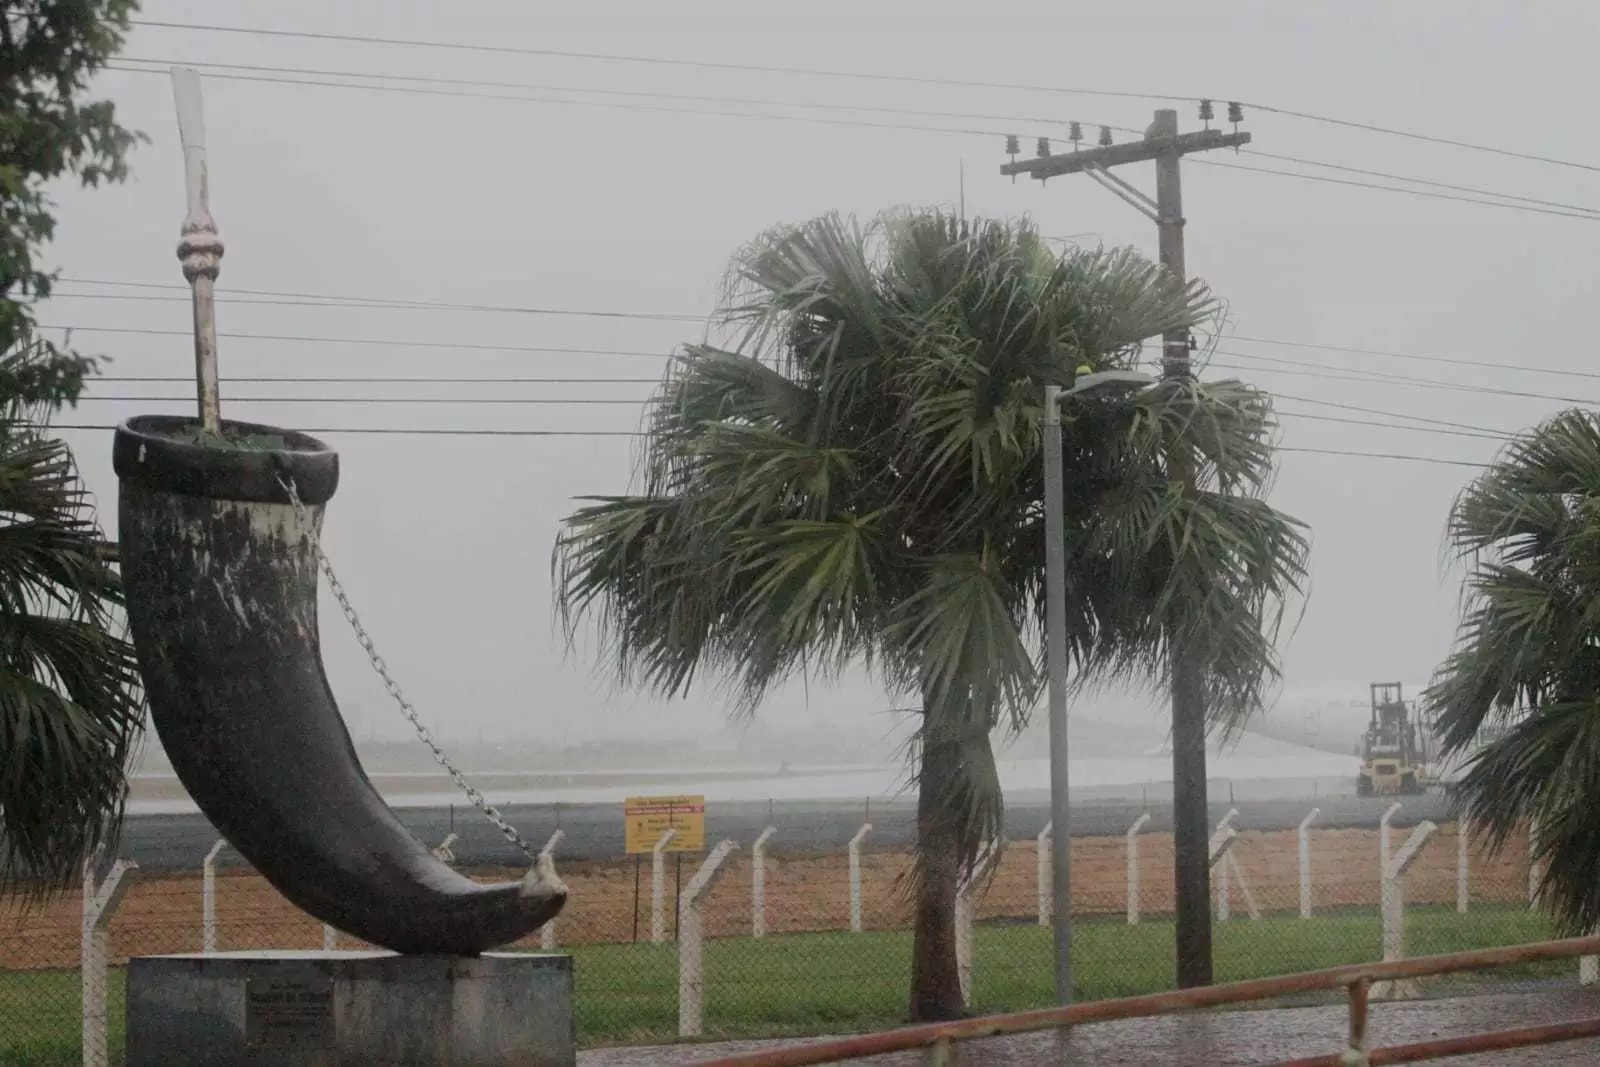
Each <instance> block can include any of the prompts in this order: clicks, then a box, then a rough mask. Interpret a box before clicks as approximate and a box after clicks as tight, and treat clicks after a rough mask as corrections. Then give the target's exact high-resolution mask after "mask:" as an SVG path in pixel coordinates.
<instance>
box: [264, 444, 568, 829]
mask: <svg viewBox="0 0 1600 1067" xmlns="http://www.w3.org/2000/svg"><path fill="white" fill-rule="evenodd" d="M278 484H279V485H281V486H283V488H284V491H285V492H287V493H288V494H289V502H290V503H291V504H293V505H294V508H295V511H296V512H298V513H299V515H300V518H301V520H302V521H303V522H304V523H305V525H306V531H307V533H308V535H309V536H310V538H311V548H312V551H314V552H315V553H316V555H317V564H318V566H319V567H320V568H321V569H322V573H323V575H324V576H326V578H327V579H328V589H329V590H330V591H331V592H332V593H333V596H334V599H335V600H337V601H338V602H339V610H340V611H342V612H344V617H345V621H346V622H348V623H349V624H350V629H352V630H354V631H355V634H356V640H357V641H359V642H361V647H362V649H363V650H364V651H365V652H366V654H367V659H369V660H370V661H372V669H373V670H374V671H376V672H377V673H378V677H379V678H381V679H383V687H384V688H385V689H387V690H388V691H389V695H390V696H391V697H393V698H394V702H395V703H396V704H398V705H399V706H400V714H402V715H404V716H405V717H406V718H407V719H408V720H409V721H410V723H411V725H412V726H413V727H415V729H416V731H417V736H418V737H419V738H421V739H422V743H423V744H424V745H427V746H428V750H429V751H431V752H432V753H433V758H434V759H435V760H437V761H438V763H439V766H441V767H443V768H444V769H445V770H446V771H448V772H449V773H450V777H451V778H452V779H454V781H455V783H456V785H457V786H459V787H460V788H461V791H462V792H463V793H465V794H466V795H467V799H468V800H470V801H472V805H473V807H475V808H477V809H478V810H479V811H481V812H483V815H484V818H486V819H488V820H489V821H490V822H492V823H494V825H495V828H496V829H498V830H499V831H500V832H501V833H502V834H504V835H505V836H506V839H507V840H509V841H510V842H511V843H512V844H514V845H516V846H517V847H518V848H520V849H521V850H522V851H523V853H524V854H525V855H527V856H529V857H532V856H534V855H535V853H536V851H537V850H535V849H534V848H533V846H531V845H530V844H528V842H527V841H526V840H525V839H524V838H523V836H522V835H521V834H519V833H518V832H517V829H516V827H514V826H512V825H511V824H510V823H509V822H507V821H506V820H505V817H504V816H503V815H501V814H500V811H499V809H498V808H496V807H495V806H494V805H493V804H491V803H489V801H488V800H487V799H485V798H484V795H483V794H482V793H480V792H478V789H477V787H476V786H474V785H473V784H472V783H471V782H469V781H467V779H466V776H465V775H463V774H462V773H461V772H460V771H459V770H457V769H456V767H455V764H453V763H451V762H450V757H448V756H446V755H445V754H444V750H443V749H441V748H440V747H439V745H438V744H437V743H436V742H435V741H434V739H433V735H432V734H431V733H429V732H428V728H427V727H426V726H424V725H423V724H422V720H421V719H420V718H418V716H417V709H416V708H415V707H413V706H412V704H411V701H409V700H407V699H406V695H405V694H404V693H403V692H401V690H400V683H398V682H396V681H395V680H394V676H393V675H391V674H390V673H389V665H388V664H387V663H385V662H384V661H383V657H382V656H380V655H378V650H377V648H376V647H374V645H373V643H372V637H371V636H370V635H369V634H368V633H367V629H366V627H365V626H362V625H361V618H360V616H358V615H357V614H356V609H355V607H354V606H353V605H352V604H351V603H350V597H349V595H348V594H347V593H345V591H344V585H343V584H341V583H340V581H339V576H338V575H337V574H335V573H334V572H333V563H332V562H331V561H330V560H329V559H328V554H327V553H326V552H324V551H323V550H322V539H321V538H320V537H318V536H317V532H316V524H315V523H313V522H312V521H311V514H310V511H309V510H308V509H307V508H306V506H305V504H304V503H302V502H301V500H300V494H299V492H298V491H296V489H295V486H294V483H293V481H292V480H290V479H287V478H285V477H283V476H282V475H279V476H278Z"/></svg>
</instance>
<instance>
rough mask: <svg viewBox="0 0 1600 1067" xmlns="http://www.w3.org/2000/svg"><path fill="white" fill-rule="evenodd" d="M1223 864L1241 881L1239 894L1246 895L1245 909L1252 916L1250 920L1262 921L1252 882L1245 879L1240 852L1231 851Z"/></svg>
mask: <svg viewBox="0 0 1600 1067" xmlns="http://www.w3.org/2000/svg"><path fill="white" fill-rule="evenodd" d="M1223 864H1224V865H1225V866H1226V867H1227V868H1228V869H1229V870H1231V871H1232V872H1233V881H1235V882H1237V883H1239V895H1240V896H1242V897H1244V910H1245V912H1246V914H1248V915H1249V916H1250V921H1251V922H1260V921H1261V909H1260V908H1258V907H1256V895H1255V894H1254V893H1252V892H1251V891H1250V883H1249V882H1248V881H1246V880H1245V877H1244V870H1243V869H1242V868H1241V867H1240V866H1239V854H1238V852H1229V853H1228V855H1227V857H1226V858H1225V859H1224V860H1223Z"/></svg>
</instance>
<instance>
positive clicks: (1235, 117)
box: [1228, 100, 1244, 126]
mask: <svg viewBox="0 0 1600 1067" xmlns="http://www.w3.org/2000/svg"><path fill="white" fill-rule="evenodd" d="M1228 121H1229V122H1231V123H1233V124H1234V125H1235V126H1237V125H1239V123H1241V122H1243V121H1244V106H1243V105H1242V104H1240V103H1239V101H1237V100H1235V101H1233V102H1232V103H1230V104H1229V105H1228Z"/></svg>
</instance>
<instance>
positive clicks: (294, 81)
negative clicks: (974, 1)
mask: <svg viewBox="0 0 1600 1067" xmlns="http://www.w3.org/2000/svg"><path fill="white" fill-rule="evenodd" d="M123 59H124V61H126V62H137V63H149V64H161V66H160V67H152V68H141V67H128V66H120V65H117V64H109V65H108V66H107V69H109V70H118V71H123V72H126V73H130V74H154V75H165V74H166V73H167V68H169V67H170V66H172V65H173V63H174V61H171V60H161V59H137V58H133V57H123ZM188 65H190V66H194V67H198V68H202V69H204V70H206V71H207V72H208V76H209V77H213V78H217V79H221V80H226V81H244V82H256V83H261V84H273V85H303V86H308V87H312V88H325V89H365V90H370V91H373V92H398V93H413V94H422V95H428V96H443V97H457V98H461V97H464V98H468V99H479V100H507V101H520V102H523V103H532V104H548V105H552V106H562V105H568V106H573V107H604V108H613V109H621V110H643V111H656V112H667V113H672V114H683V115H704V116H709V117H713V118H745V119H777V120H782V121H796V122H815V123H822V124H825V125H846V126H863V127H867V128H872V129H893V130H909V131H913V132H920V133H946V134H958V135H964V136H975V137H1000V136H1002V135H1003V134H1002V132H1001V131H999V130H989V129H971V128H956V127H947V126H913V125H906V124H903V123H883V122H863V121H857V120H849V119H826V118H812V117H807V116H800V115H781V114H772V113H768V112H730V111H713V110H706V109H703V108H682V107H665V106H662V105H657V104H627V103H616V102H607V101H598V100H573V99H557V98H552V97H535V96H508V95H505V94H503V93H484V92H469V91H464V90H444V89H428V88H414V87H410V86H407V85H380V84H361V83H354V82H335V81H328V80H326V78H328V77H339V78H365V79H368V80H369V82H376V81H379V80H386V81H397V82H406V83H412V85H415V84H421V85H466V86H491V87H500V88H520V89H528V90H535V91H545V92H565V93H591V94H595V95H608V96H626V97H641V96H642V97H650V98H656V99H674V100H688V101H702V102H713V103H714V102H724V103H728V104H737V105H740V106H746V107H790V108H802V109H806V110H816V111H846V112H856V113H860V112H868V113H872V112H876V113H880V114H898V115H912V116H925V117H932V118H952V119H979V120H984V121H1003V122H1025V123H1040V124H1044V125H1048V126H1050V127H1060V126H1063V125H1065V124H1066V122H1067V120H1065V119H1052V118H1038V117H1025V116H1016V115H998V114H992V113H983V112H962V111H938V110H925V109H918V108H896V107H873V106H867V105H850V104H827V103H819V102H815V101H797V100H768V99H749V98H741V97H727V96H707V95H702V94H691V93H666V92H650V91H643V90H630V89H610V88H591V87H581V86H547V85H536V84H528V83H522V82H504V81H484V80H477V79H468V78H439V77H426V76H421V75H407V74H374V73H368V72H365V71H345V70H323V69H310V68H297V67H277V66H264V65H254V64H244V63H190V64H188ZM227 71H261V72H266V73H262V74H257V75H246V74H237V73H232V74H230V73H226V72H227ZM271 73H278V74H295V75H321V76H322V77H320V78H307V77H296V78H284V77H271V76H268V75H269V74H271ZM1090 124H1091V125H1106V124H1104V123H1090ZM1106 128H1107V129H1113V130H1118V131H1120V132H1124V133H1130V134H1133V135H1134V136H1136V137H1143V136H1144V133H1143V131H1141V130H1136V129H1132V128H1130V127H1125V126H1115V125H1107V126H1106ZM1250 154H1252V155H1256V156H1260V157H1261V158H1263V159H1278V160H1283V161H1285V162H1292V163H1300V164H1303V165H1305V166H1312V167H1325V168H1328V169H1330V170H1340V171H1346V172H1349V173H1354V174H1366V175H1371V176H1376V177H1383V178H1388V179H1391V180H1394V181H1403V182H1412V183H1414V184H1417V185H1427V186H1432V187H1434V188H1440V189H1453V190H1457V191H1461V192H1469V193H1476V194H1479V195H1481V196H1487V197H1499V198H1500V200H1506V201H1514V202H1516V203H1501V202H1500V201H1499V200H1479V199H1473V198H1470V197H1456V196H1444V195H1440V194H1428V193H1425V192H1423V191H1421V190H1416V189H1406V188H1402V187H1398V186H1389V185H1379V184H1374V183H1364V182H1350V181H1343V182H1339V181H1337V180H1336V179H1319V178H1318V177H1317V176H1314V175H1304V174H1296V173H1293V172H1290V171H1278V170H1272V169H1270V168H1263V167H1243V166H1239V165H1237V164H1224V163H1215V164H1213V165H1215V166H1231V167H1233V168H1234V169H1238V170H1249V171H1252V172H1254V173H1257V174H1270V175H1275V176H1279V177H1286V178H1303V179H1306V180H1309V181H1318V180H1322V181H1328V182H1333V183H1335V184H1343V185H1351V186H1355V187H1358V188H1366V189H1374V190H1378V191H1381V192H1391V193H1403V194H1410V195H1416V196H1428V197H1430V198H1432V199H1441V200H1455V201H1459V202H1461V203H1468V204H1480V205H1484V206H1489V207H1502V208H1513V209H1516V210H1534V208H1535V207H1540V206H1542V207H1544V208H1550V209H1555V208H1560V209H1568V210H1570V211H1574V212H1579V213H1582V214H1584V215H1593V216H1594V217H1595V218H1597V219H1600V209H1597V208H1590V207H1586V206H1584V205H1581V204H1566V203H1562V202H1560V201H1550V200H1542V199H1540V198H1538V197H1530V196H1523V195H1521V194H1517V193H1502V192H1498V191H1496V190H1493V189H1480V188H1475V187H1472V186H1460V185H1453V184H1451V183H1448V182H1440V181H1435V180H1433V179H1430V178H1418V177H1413V176H1410V175H1405V174H1393V173H1388V172H1384V171H1369V170H1364V169H1361V168H1358V167H1349V166H1345V165H1343V164H1339V163H1328V162H1324V161H1320V160H1314V159H1304V158H1301V157H1295V156H1281V155H1275V154H1273V153H1269V152H1251V153H1250ZM1518 204H1522V205H1528V206H1527V207H1518ZM1537 213H1539V214H1556V215H1558V216H1561V217H1574V216H1568V215H1566V214H1565V212H1564V211H1551V210H1541V211H1538V212H1537Z"/></svg>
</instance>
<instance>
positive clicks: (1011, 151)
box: [1006, 133, 1021, 156]
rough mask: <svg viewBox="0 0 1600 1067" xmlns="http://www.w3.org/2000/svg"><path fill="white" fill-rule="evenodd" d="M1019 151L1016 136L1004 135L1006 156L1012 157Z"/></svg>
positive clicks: (1011, 134)
mask: <svg viewBox="0 0 1600 1067" xmlns="http://www.w3.org/2000/svg"><path fill="white" fill-rule="evenodd" d="M1019 151H1021V149H1020V148H1019V147H1018V146H1017V135H1016V134H1014V133H1008V134H1006V155H1008V156H1014V155H1016V154H1017V153H1018V152H1019Z"/></svg>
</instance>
